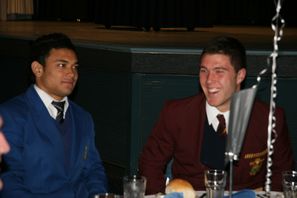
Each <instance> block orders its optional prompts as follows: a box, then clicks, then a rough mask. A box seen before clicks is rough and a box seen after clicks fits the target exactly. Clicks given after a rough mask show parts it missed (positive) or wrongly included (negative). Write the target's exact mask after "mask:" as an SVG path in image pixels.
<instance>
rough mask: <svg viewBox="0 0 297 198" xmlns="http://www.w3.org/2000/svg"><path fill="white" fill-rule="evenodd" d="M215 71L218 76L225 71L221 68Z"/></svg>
mask: <svg viewBox="0 0 297 198" xmlns="http://www.w3.org/2000/svg"><path fill="white" fill-rule="evenodd" d="M215 71H216V73H218V74H222V73H224V72H225V69H223V68H218V69H216V70H215Z"/></svg>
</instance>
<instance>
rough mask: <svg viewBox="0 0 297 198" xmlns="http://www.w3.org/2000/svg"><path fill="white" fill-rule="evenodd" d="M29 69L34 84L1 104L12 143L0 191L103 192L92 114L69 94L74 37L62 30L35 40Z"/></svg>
mask: <svg viewBox="0 0 297 198" xmlns="http://www.w3.org/2000/svg"><path fill="white" fill-rule="evenodd" d="M31 70H32V72H33V74H34V80H35V83H34V84H32V85H31V86H30V87H29V88H28V89H27V91H26V92H25V93H24V94H22V95H19V96H17V97H15V98H13V99H11V100H9V101H7V102H5V103H3V104H1V105H0V115H1V116H2V117H3V120H4V126H3V132H4V133H5V136H6V138H7V140H8V143H9V145H10V147H11V151H10V152H9V153H8V154H7V155H6V156H4V161H5V163H6V165H7V167H8V169H7V171H6V172H4V173H2V174H1V177H2V181H3V183H4V186H3V189H2V191H1V192H0V193H1V196H2V197H3V198H6V197H7V198H12V197H22V198H37V197H38V198H45V197H49V198H52V197H57V198H74V197H78V198H88V197H92V196H93V195H94V194H98V193H105V192H106V191H107V187H106V185H107V184H106V183H107V181H106V175H105V171H104V167H103V165H102V161H101V159H100V155H99V153H98V151H97V149H96V146H95V142H94V136H95V132H94V123H93V120H92V117H91V115H90V114H89V113H88V112H86V111H85V110H83V109H82V108H81V107H80V106H78V105H77V104H75V103H73V102H72V101H71V100H69V98H68V97H67V96H69V95H70V94H71V93H72V91H73V89H74V87H75V85H76V82H77V79H78V71H77V70H78V56H77V52H76V49H75V47H74V45H73V43H72V42H71V40H70V39H69V38H68V37H67V36H66V35H64V34H61V33H52V34H48V35H44V36H41V37H39V38H38V39H36V40H35V41H34V43H33V45H32V62H31ZM53 101H54V102H56V103H59V104H62V105H61V106H60V107H57V106H58V105H56V103H53Z"/></svg>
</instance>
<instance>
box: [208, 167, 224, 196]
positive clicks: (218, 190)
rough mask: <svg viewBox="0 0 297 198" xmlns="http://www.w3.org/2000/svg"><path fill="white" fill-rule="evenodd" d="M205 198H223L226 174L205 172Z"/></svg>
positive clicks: (220, 171)
mask: <svg viewBox="0 0 297 198" xmlns="http://www.w3.org/2000/svg"><path fill="white" fill-rule="evenodd" d="M204 182H205V187H206V195H207V198H223V197H224V191H225V186H226V172H225V171H223V170H207V171H205V173H204Z"/></svg>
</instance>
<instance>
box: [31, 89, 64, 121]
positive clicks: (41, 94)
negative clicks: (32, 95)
mask: <svg viewBox="0 0 297 198" xmlns="http://www.w3.org/2000/svg"><path fill="white" fill-rule="evenodd" d="M34 89H35V90H36V92H37V94H38V95H39V97H40V98H41V100H42V102H43V104H44V105H45V107H46V108H47V110H48V112H49V114H50V115H51V116H52V117H53V118H55V117H56V115H57V113H58V111H57V109H56V108H55V107H54V106H53V105H52V101H53V100H54V101H57V100H55V99H54V98H53V97H51V96H50V95H49V94H48V93H46V92H45V91H44V90H42V89H40V88H39V87H38V86H37V85H36V84H34ZM62 101H65V106H64V112H63V117H64V118H65V113H66V111H67V109H68V107H69V102H68V98H67V96H65V97H64V98H63V99H62V100H60V101H57V102H62Z"/></svg>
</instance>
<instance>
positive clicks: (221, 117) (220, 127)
mask: <svg viewBox="0 0 297 198" xmlns="http://www.w3.org/2000/svg"><path fill="white" fill-rule="evenodd" d="M217 118H218V120H219V125H218V128H217V132H218V134H220V135H223V136H225V135H227V130H226V121H225V117H224V115H222V114H218V115H217Z"/></svg>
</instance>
